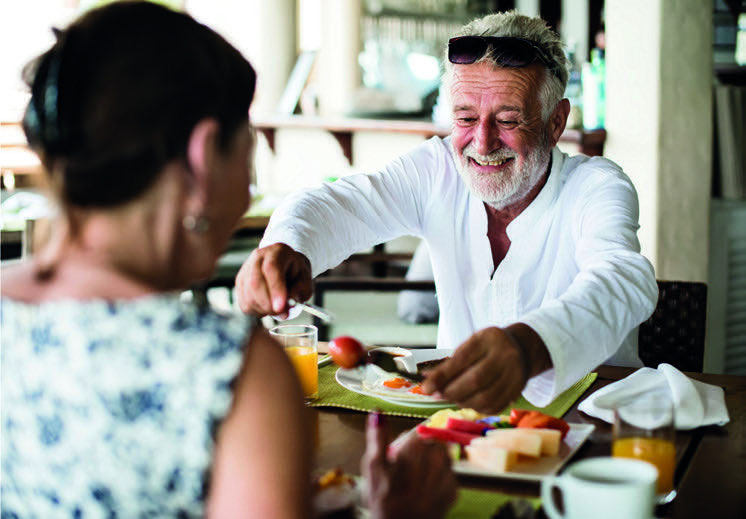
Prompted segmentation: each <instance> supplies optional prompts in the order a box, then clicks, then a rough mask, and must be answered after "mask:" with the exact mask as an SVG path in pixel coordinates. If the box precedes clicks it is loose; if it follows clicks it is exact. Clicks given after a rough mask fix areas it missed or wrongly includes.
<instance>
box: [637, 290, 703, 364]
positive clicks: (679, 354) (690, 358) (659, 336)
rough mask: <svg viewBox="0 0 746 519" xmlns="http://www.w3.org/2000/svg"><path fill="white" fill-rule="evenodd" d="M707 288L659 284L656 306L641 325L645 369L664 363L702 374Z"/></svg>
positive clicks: (640, 333)
mask: <svg viewBox="0 0 746 519" xmlns="http://www.w3.org/2000/svg"><path fill="white" fill-rule="evenodd" d="M706 317H707V285H706V284H705V283H698V282H690V281H660V280H659V281H658V304H657V305H656V307H655V311H654V312H653V315H651V316H650V317H649V318H648V319H647V320H646V321H645V322H643V323H642V324H640V332H639V335H638V352H639V355H640V359H641V360H642V362H643V364H645V366H650V367H653V368H657V367H658V364H660V363H662V362H666V363H668V364H671V365H672V366H674V367H676V368H678V369H679V370H681V371H693V372H699V373H701V372H702V369H703V366H704V353H705V320H706Z"/></svg>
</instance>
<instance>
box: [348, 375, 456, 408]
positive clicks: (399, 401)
mask: <svg viewBox="0 0 746 519" xmlns="http://www.w3.org/2000/svg"><path fill="white" fill-rule="evenodd" d="M363 376H364V371H363V368H356V369H338V370H337V374H336V375H335V378H336V380H337V383H338V384H339V385H341V386H342V387H344V388H346V389H349V390H350V391H354V392H355V393H360V394H361V395H365V396H372V397H373V398H378V399H380V400H383V401H385V402H389V403H391V404H396V405H404V406H408V407H427V408H441V407H453V404H451V403H449V402H446V401H445V400H438V399H435V398H434V397H431V396H428V395H421V396H422V398H420V399H417V400H411V399H404V398H396V397H392V396H387V395H380V394H377V393H373V392H370V391H368V390H367V389H365V388H364V387H363ZM393 376H395V375H392V377H393ZM413 396H414V395H413Z"/></svg>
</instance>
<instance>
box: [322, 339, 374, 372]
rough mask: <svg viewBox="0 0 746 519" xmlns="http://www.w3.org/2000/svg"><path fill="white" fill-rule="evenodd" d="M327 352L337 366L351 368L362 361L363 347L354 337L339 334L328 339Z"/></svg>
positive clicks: (363, 355)
mask: <svg viewBox="0 0 746 519" xmlns="http://www.w3.org/2000/svg"><path fill="white" fill-rule="evenodd" d="M329 354H330V355H331V356H332V360H333V361H334V363H335V364H336V365H337V366H339V367H341V368H345V369H352V368H354V367H356V366H359V365H360V364H363V363H364V359H365V348H363V345H362V343H361V342H360V341H358V340H357V339H355V338H354V337H349V336H347V335H341V336H339V337H335V338H334V339H332V340H331V341H329Z"/></svg>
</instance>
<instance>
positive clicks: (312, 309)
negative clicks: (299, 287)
mask: <svg viewBox="0 0 746 519" xmlns="http://www.w3.org/2000/svg"><path fill="white" fill-rule="evenodd" d="M288 304H289V305H290V306H297V307H299V308H300V309H301V310H303V311H304V312H308V313H309V314H311V315H315V316H316V317H318V318H319V319H321V320H322V321H324V322H326V323H330V322H332V321H333V320H334V314H332V313H331V312H330V311H329V310H327V309H325V308H321V307H320V306H316V305H314V304H311V303H301V302H299V301H296V300H295V299H288Z"/></svg>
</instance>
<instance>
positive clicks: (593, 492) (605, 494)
mask: <svg viewBox="0 0 746 519" xmlns="http://www.w3.org/2000/svg"><path fill="white" fill-rule="evenodd" d="M657 477H658V471H657V469H656V468H655V466H654V465H652V464H650V463H648V462H646V461H640V460H633V459H627V458H612V457H611V456H608V457H607V456H603V457H598V458H589V459H586V460H582V461H579V462H577V463H574V464H572V465H570V466H569V467H568V468H567V469H566V470H565V471H564V472H563V473H562V475H560V476H550V477H547V478H545V479H544V480H543V481H542V483H541V500H542V506H543V507H544V511H545V512H546V514H547V515H548V516H549V517H550V518H551V519H599V518H603V519H650V518H652V517H653V514H654V512H655V484H656V479H657ZM553 489H557V490H558V491H559V493H560V494H561V496H562V504H563V507H562V508H563V509H564V513H563V512H561V511H560V510H559V509H558V508H557V506H556V504H555V500H554V497H553V495H552V490H553Z"/></svg>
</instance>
